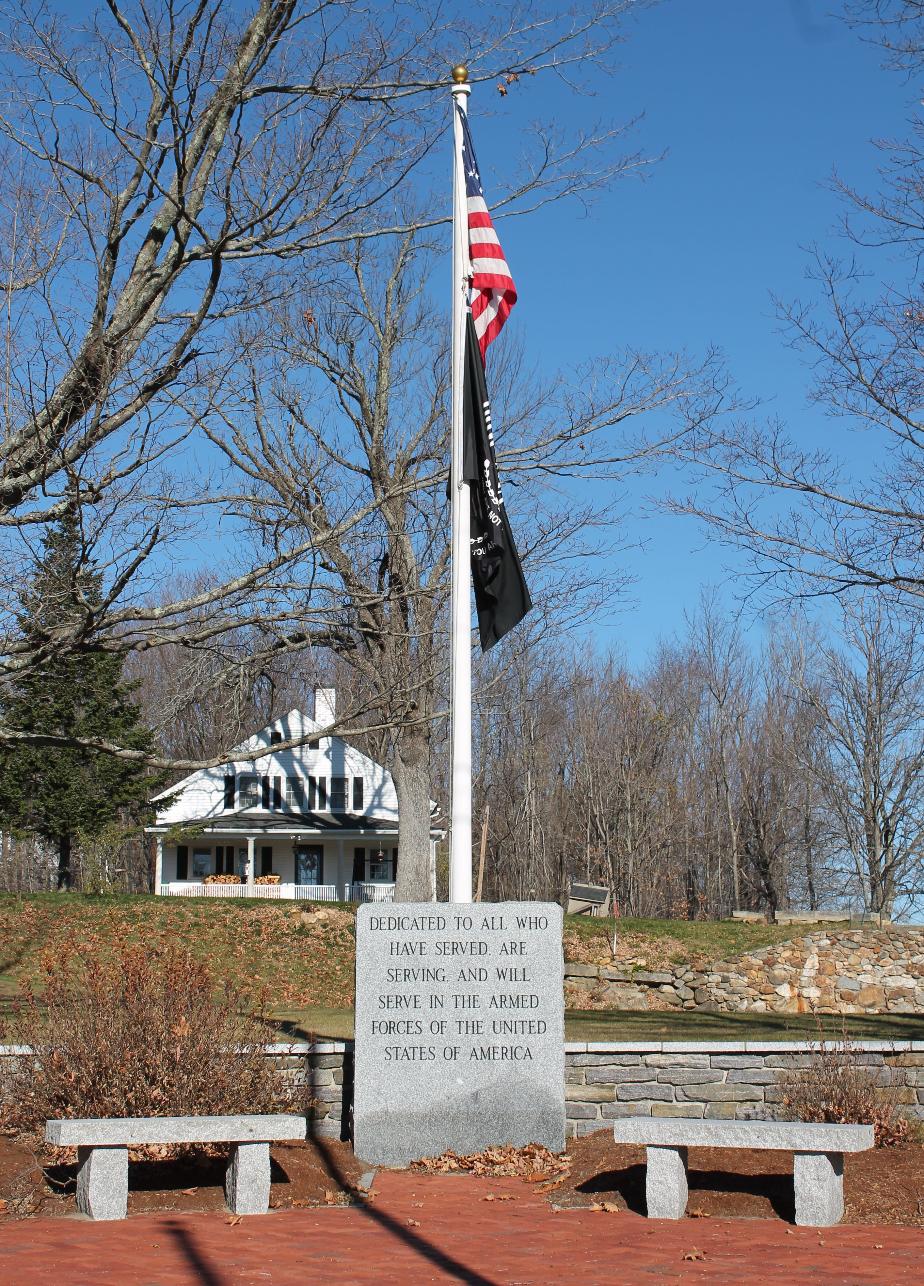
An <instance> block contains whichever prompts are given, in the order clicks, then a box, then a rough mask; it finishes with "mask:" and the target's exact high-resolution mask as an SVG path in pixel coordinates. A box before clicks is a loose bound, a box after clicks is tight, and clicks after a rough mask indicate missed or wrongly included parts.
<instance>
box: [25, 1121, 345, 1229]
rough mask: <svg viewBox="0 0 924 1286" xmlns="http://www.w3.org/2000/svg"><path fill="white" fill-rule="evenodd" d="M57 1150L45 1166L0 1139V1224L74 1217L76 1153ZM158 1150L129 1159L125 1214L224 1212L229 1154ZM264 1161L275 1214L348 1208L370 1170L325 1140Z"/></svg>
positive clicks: (285, 1148) (290, 1147)
mask: <svg viewBox="0 0 924 1286" xmlns="http://www.w3.org/2000/svg"><path fill="white" fill-rule="evenodd" d="M57 1151H58V1155H59V1156H60V1157H61V1158H64V1159H63V1160H60V1161H58V1160H55V1161H54V1162H51V1163H49V1161H48V1159H47V1157H46V1156H43V1154H42V1153H40V1152H38V1150H37V1149H36V1150H33V1149H32V1148H30V1147H29V1146H28V1145H27V1144H25V1143H23V1142H22V1141H20V1140H14V1139H10V1138H4V1137H3V1136H2V1135H0V1221H2V1220H4V1219H22V1218H27V1217H29V1216H34V1215H39V1216H41V1217H43V1218H47V1217H48V1216H54V1215H72V1214H74V1213H75V1212H76V1208H77V1207H76V1202H75V1197H74V1192H75V1189H76V1183H77V1178H76V1176H77V1165H76V1161H75V1160H74V1159H72V1158H73V1156H74V1150H73V1149H64V1148H62V1149H59V1150H57ZM156 1151H157V1150H156V1149H153V1148H152V1149H137V1150H136V1149H131V1150H130V1152H129V1170H128V1213H129V1214H130V1215H132V1214H145V1213H153V1212H155V1211H168V1210H171V1211H172V1210H176V1211H193V1210H201V1211H211V1210H215V1211H220V1210H224V1209H225V1198H224V1180H225V1167H226V1165H227V1149H222V1148H219V1147H210V1148H201V1149H196V1150H195V1151H193V1150H192V1149H189V1150H185V1151H184V1154H182V1155H179V1156H174V1157H169V1156H168V1158H167V1159H159V1158H157V1157H156V1155H152V1154H155V1153H156ZM145 1154H146V1155H145ZM136 1158H137V1159H136ZM270 1158H271V1163H272V1168H271V1171H270V1182H271V1185H272V1186H271V1189H270V1207H271V1208H272V1209H278V1210H287V1209H292V1208H298V1207H305V1206H340V1205H349V1204H350V1203H351V1202H352V1201H355V1200H356V1199H357V1198H358V1196H359V1195H360V1190H359V1188H358V1181H359V1179H360V1177H361V1176H362V1175H363V1174H364V1173H365V1171H367V1170H368V1166H365V1165H363V1164H362V1163H361V1162H359V1161H357V1160H356V1158H355V1157H354V1156H353V1149H352V1148H351V1147H350V1145H349V1144H348V1143H339V1142H334V1141H328V1140H326V1139H316V1140H308V1141H306V1142H304V1143H279V1144H273V1145H272V1147H271V1148H270Z"/></svg>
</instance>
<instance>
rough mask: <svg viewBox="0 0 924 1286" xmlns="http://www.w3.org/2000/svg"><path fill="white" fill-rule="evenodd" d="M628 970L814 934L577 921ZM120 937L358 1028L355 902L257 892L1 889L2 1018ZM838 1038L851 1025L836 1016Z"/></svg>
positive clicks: (744, 1023)
mask: <svg viewBox="0 0 924 1286" xmlns="http://www.w3.org/2000/svg"><path fill="white" fill-rule="evenodd" d="M614 928H615V930H616V934H617V956H616V959H617V962H618V963H621V964H624V965H626V966H628V967H647V968H658V967H666V966H668V965H670V964H678V963H692V964H697V965H700V964H707V963H710V962H711V961H713V960H719V959H729V958H734V956H736V955H738V954H740V953H742V952H745V951H751V950H756V949H757V948H759V947H762V946H767V945H769V944H770V943H773V942H779V941H782V940H783V939H785V938H787V937H800V936H802V935H803V933H804V932H805V930H803V929H801V928H796V929H790V928H785V927H782V926H776V925H753V924H739V923H737V922H735V921H693V922H687V921H683V920H618V921H613V920H591V919H587V918H585V917H582V916H568V917H566V923H565V954H566V957H567V958H569V959H572V960H594V959H598V958H599V959H601V960H607V961H610V960H611V959H612V957H611V956H610V945H611V943H612V935H613V931H614ZM119 942H129V943H132V942H134V943H137V944H139V945H143V946H144V947H145V948H146V949H148V950H156V949H157V946H158V945H159V944H166V943H168V942H183V943H185V944H186V945H188V946H189V948H190V950H192V951H193V952H195V953H196V954H197V955H199V956H202V957H206V958H208V959H209V960H210V961H211V963H212V964H213V966H214V970H215V973H216V975H217V976H218V977H219V978H227V979H230V980H231V981H233V982H235V983H237V984H239V985H240V986H242V987H243V988H245V989H249V990H251V991H253V992H254V993H256V994H258V995H260V996H261V998H262V999H263V1001H264V1003H265V1005H266V1007H267V1008H268V1010H269V1012H270V1014H271V1015H272V1016H273V1017H274V1020H275V1021H278V1022H279V1023H280V1026H281V1030H283V1031H288V1032H290V1033H291V1034H292V1035H293V1036H296V1037H298V1038H302V1037H304V1036H306V1035H309V1034H317V1035H322V1036H329V1037H331V1038H341V1039H342V1038H344V1037H347V1036H350V1035H352V1030H353V1010H352V1005H353V955H354V946H355V932H354V908H353V907H351V906H347V905H342V904H327V903H324V904H317V903H307V902H284V901H264V900H261V899H257V898H240V899H238V898H234V899H231V898H228V899H219V898H155V897H150V896H111V897H110V896H106V897H90V896H85V895H82V894H76V893H69V894H55V893H46V894H29V895H24V896H22V897H18V896H16V895H13V894H0V1014H2V1011H3V1009H4V1007H8V1006H9V1004H10V1003H11V1002H12V1001H13V1000H14V999H15V997H16V996H17V995H19V994H21V993H22V991H23V990H24V989H25V988H27V987H29V986H38V987H40V986H41V977H42V968H43V962H45V963H47V962H48V961H49V960H51V961H58V962H60V961H61V960H62V959H63V958H64V953H66V952H67V951H68V950H78V951H80V952H81V954H82V955H83V956H84V957H85V958H86V959H87V960H88V961H89V962H91V963H92V961H93V960H94V959H97V958H104V957H106V956H107V955H108V954H109V953H110V952H111V951H112V949H113V947H114V945H115V944H116V943H119ZM824 1021H825V1022H826V1023H828V1024H829V1026H830V1030H831V1033H832V1034H834V1035H837V1034H839V1033H840V1031H841V1020H840V1019H839V1018H836V1019H825V1020H824ZM848 1022H849V1031H850V1032H851V1033H852V1034H853V1035H854V1036H856V1037H858V1038H859V1037H868V1038H870V1039H879V1038H883V1039H924V1020H922V1019H920V1018H917V1017H909V1018H905V1017H897V1016H896V1017H885V1016H884V1017H872V1018H870V1017H857V1018H851V1019H849V1020H848ZM567 1032H568V1036H569V1038H570V1039H571V1040H636V1039H649V1040H722V1039H726V1038H727V1039H733V1040H745V1039H751V1040H763V1039H766V1040H776V1039H780V1040H787V1039H802V1038H811V1037H813V1036H815V1035H817V1028H816V1024H815V1021H814V1019H813V1018H811V1017H806V1016H790V1015H783V1014H771V1015H762V1014H749V1015H739V1014H704V1013H689V1012H680V1013H676V1014H673V1013H670V1012H667V1013H664V1012H652V1013H634V1012H633V1013H629V1012H618V1013H614V1012H608V1011H599V1010H593V1011H572V1012H571V1013H569V1015H568V1020H567Z"/></svg>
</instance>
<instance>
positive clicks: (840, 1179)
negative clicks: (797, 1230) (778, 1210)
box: [792, 1152, 844, 1228]
mask: <svg viewBox="0 0 924 1286" xmlns="http://www.w3.org/2000/svg"><path fill="white" fill-rule="evenodd" d="M792 1178H793V1186H794V1188H795V1191H796V1223H797V1224H800V1225H801V1226H802V1227H807V1228H830V1227H831V1225H832V1224H836V1223H840V1221H841V1218H842V1216H843V1214H844V1154H843V1153H842V1152H797V1153H796V1154H795V1156H794V1158H793V1165H792Z"/></svg>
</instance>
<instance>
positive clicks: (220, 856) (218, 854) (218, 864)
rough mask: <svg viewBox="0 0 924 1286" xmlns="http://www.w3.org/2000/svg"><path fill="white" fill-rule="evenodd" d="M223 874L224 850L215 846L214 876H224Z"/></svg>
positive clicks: (219, 845)
mask: <svg viewBox="0 0 924 1286" xmlns="http://www.w3.org/2000/svg"><path fill="white" fill-rule="evenodd" d="M224 873H225V850H224V848H223V847H222V846H221V844H216V845H215V874H216V875H224Z"/></svg>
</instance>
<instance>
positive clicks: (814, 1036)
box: [272, 1008, 924, 1041]
mask: <svg viewBox="0 0 924 1286" xmlns="http://www.w3.org/2000/svg"><path fill="white" fill-rule="evenodd" d="M272 1018H273V1020H274V1021H275V1022H278V1024H279V1027H280V1031H281V1033H282V1035H281V1037H280V1038H281V1039H285V1038H286V1037H290V1038H291V1039H292V1040H309V1039H312V1038H314V1037H326V1038H327V1039H329V1040H351V1039H352V1037H353V1010H352V1009H320V1008H315V1009H289V1010H276V1011H274V1013H273V1014H272ZM820 1022H821V1030H822V1031H823V1033H824V1035H825V1036H826V1037H827V1038H828V1039H831V1040H837V1039H838V1038H840V1037H841V1036H842V1035H843V1034H844V1031H845V1030H846V1032H847V1033H848V1034H849V1035H850V1036H851V1037H853V1039H854V1040H924V1018H922V1017H918V1016H916V1015H914V1016H909V1017H906V1016H904V1015H898V1014H894V1015H893V1014H882V1015H879V1014H875V1015H868V1014H856V1015H851V1016H849V1017H845V1018H841V1017H839V1016H833V1015H825V1016H824V1017H823V1018H822V1019H821V1020H820ZM565 1037H566V1039H567V1040H651V1041H659V1040H730V1041H741V1040H818V1039H819V1023H817V1022H816V1021H815V1019H814V1018H813V1017H811V1016H810V1015H806V1014H705V1013H698V1012H695V1011H688V1010H684V1011H681V1012H678V1013H665V1012H663V1011H659V1012H657V1013H636V1012H634V1011H629V1010H608V1009H586V1010H585V1009H569V1010H568V1012H567V1013H566V1015H565Z"/></svg>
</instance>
